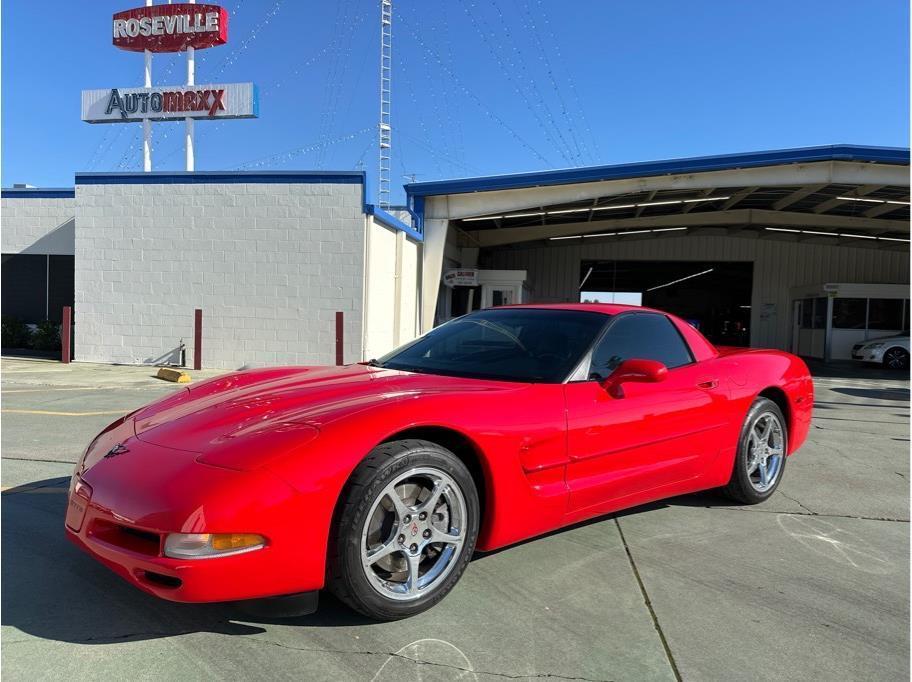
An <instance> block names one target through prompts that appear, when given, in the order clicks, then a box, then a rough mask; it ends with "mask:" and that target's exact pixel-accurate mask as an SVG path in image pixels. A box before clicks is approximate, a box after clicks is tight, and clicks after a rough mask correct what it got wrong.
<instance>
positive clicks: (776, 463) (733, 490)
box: [722, 398, 788, 504]
mask: <svg viewBox="0 0 912 682" xmlns="http://www.w3.org/2000/svg"><path fill="white" fill-rule="evenodd" d="M767 427H768V430H767ZM787 452H788V427H787V425H786V421H785V417H784V416H783V414H782V410H780V409H779V406H778V405H776V403H774V402H773V401H772V400H769V399H768V398H757V399H756V400H755V401H754V402H753V404H752V405H751V408H750V410H748V411H747V417H746V418H745V420H744V426H742V427H741V437H740V438H739V440H738V451H737V453H736V454H735V462H734V465H733V467H732V473H731V478H730V479H729V481H728V485H726V486H725V487H724V488H723V489H722V491H723V492H724V493H725V495H727V496H728V497H730V498H732V499H734V500H736V501H737V502H741V503H742V504H759V503H760V502H764V501H765V500H768V499H769V498H770V497H772V495H773V493H774V492H776V488H777V487H778V486H779V481H781V480H782V475H783V473H784V472H785V461H786V459H787V457H786V453H787Z"/></svg>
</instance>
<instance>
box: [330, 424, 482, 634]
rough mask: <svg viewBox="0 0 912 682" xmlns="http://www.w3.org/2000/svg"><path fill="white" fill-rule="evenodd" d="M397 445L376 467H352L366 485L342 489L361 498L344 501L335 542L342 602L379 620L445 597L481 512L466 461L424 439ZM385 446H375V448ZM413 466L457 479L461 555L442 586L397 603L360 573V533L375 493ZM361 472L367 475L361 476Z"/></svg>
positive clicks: (472, 541)
mask: <svg viewBox="0 0 912 682" xmlns="http://www.w3.org/2000/svg"><path fill="white" fill-rule="evenodd" d="M400 443H401V445H405V446H407V447H404V448H401V451H400V452H398V453H396V454H395V455H392V456H391V457H389V459H388V460H387V461H385V462H384V463H383V464H381V466H379V467H378V468H377V469H376V470H372V469H365V471H364V472H358V471H356V473H355V476H354V477H353V478H354V479H358V478H360V479H361V481H360V482H361V483H362V484H363V486H364V487H363V488H362V489H360V490H357V491H355V490H351V489H349V490H347V491H346V493H347V494H348V495H352V493H355V494H357V495H358V496H359V498H360V499H349V500H348V501H349V502H350V503H352V502H353V504H349V505H347V513H343V514H342V515H341V517H340V518H339V528H338V534H337V536H336V537H337V541H338V542H339V564H340V565H339V566H338V567H337V570H339V571H340V572H341V573H340V575H338V576H337V577H338V578H339V579H341V580H342V581H343V582H344V583H345V587H346V592H347V593H348V597H349V599H347V600H346V601H349V603H350V604H351V605H352V606H354V607H355V608H356V609H357V610H358V611H360V612H361V613H364V614H365V615H367V616H370V617H372V618H377V619H380V620H396V619H399V618H405V617H408V616H411V615H414V614H417V613H420V612H422V611H425V610H427V609H429V608H431V607H432V606H434V605H435V604H436V603H437V602H439V601H440V600H441V599H443V598H444V597H445V596H446V595H447V593H449V591H450V590H451V589H452V588H453V586H454V585H455V584H456V583H457V582H458V581H459V578H460V577H461V576H462V573H463V571H464V570H465V567H466V566H467V565H468V562H469V561H470V560H471V558H472V554H473V552H474V550H475V541H476V539H477V537H478V526H479V516H480V510H479V501H478V493H477V491H476V489H475V483H474V481H473V479H472V475H471V473H469V470H468V469H467V468H466V466H465V464H463V463H462V461H460V460H459V458H458V457H456V455H454V454H453V453H452V452H450V451H449V450H447V449H446V448H443V447H441V446H439V445H437V444H435V443H430V442H424V441H402V442H400ZM400 443H396V444H393V445H399V444H400ZM385 445H389V444H385ZM383 447H384V446H379V447H378V449H381V448H383ZM375 452H376V450H375ZM372 454H373V453H372ZM368 459H370V458H368ZM416 467H431V468H435V469H439V470H440V471H442V472H443V473H446V474H447V475H449V476H450V477H451V478H452V479H453V480H454V481H456V483H457V485H458V486H459V487H460V490H461V492H462V495H463V498H464V499H465V504H466V514H467V524H466V537H465V542H464V543H463V545H462V550H461V554H460V555H459V556H458V557H457V559H456V562H457V564H456V565H455V566H454V567H453V569H452V570H451V571H450V573H449V575H447V577H446V579H445V580H444V581H443V582H442V583H441V584H440V585H438V586H437V587H436V588H434V589H433V591H432V592H430V593H428V594H427V595H424V596H422V597H420V598H418V599H415V600H413V601H397V600H394V599H390V598H389V597H385V596H383V595H382V594H380V593H379V592H378V591H377V590H376V589H375V588H374V587H373V585H371V583H370V581H369V580H368V578H367V576H366V575H364V569H363V568H362V566H361V532H362V530H363V528H364V523H365V521H366V519H367V515H368V513H370V510H371V508H372V507H373V504H374V502H375V501H376V499H377V496H378V495H379V494H380V493H381V492H382V491H383V489H384V488H385V487H386V486H387V485H388V484H389V483H390V481H392V480H393V479H395V478H396V477H398V476H400V475H401V474H402V473H404V472H405V471H408V470H409V469H414V468H416ZM359 473H363V474H365V475H363V476H360V477H359Z"/></svg>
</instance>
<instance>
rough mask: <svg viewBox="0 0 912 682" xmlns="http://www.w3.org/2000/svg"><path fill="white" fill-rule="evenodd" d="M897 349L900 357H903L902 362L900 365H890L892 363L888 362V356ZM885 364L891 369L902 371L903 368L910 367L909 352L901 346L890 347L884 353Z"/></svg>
mask: <svg viewBox="0 0 912 682" xmlns="http://www.w3.org/2000/svg"><path fill="white" fill-rule="evenodd" d="M896 351H899V353H900V357H901V358H902V363H901V364H900V365H899V367H890V365H889V364H888V362H887V356H888V355H889V354H890V353H894V352H896ZM884 366H885V367H886V368H887V369H891V370H894V371H902V370H906V369H909V352H908V351H907V350H906V349H905V348H900V347H899V346H894V347H893V348H888V349H887V350H886V352H885V353H884Z"/></svg>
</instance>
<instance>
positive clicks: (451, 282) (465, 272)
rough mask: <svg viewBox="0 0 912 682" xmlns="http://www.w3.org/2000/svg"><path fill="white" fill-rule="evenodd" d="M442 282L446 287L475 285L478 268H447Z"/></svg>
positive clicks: (476, 283)
mask: <svg viewBox="0 0 912 682" xmlns="http://www.w3.org/2000/svg"><path fill="white" fill-rule="evenodd" d="M443 283H444V284H445V285H446V286H448V287H477V286H478V270H474V269H472V268H463V269H461V270H447V271H446V272H445V273H444V275H443Z"/></svg>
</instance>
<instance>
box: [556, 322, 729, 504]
mask: <svg viewBox="0 0 912 682" xmlns="http://www.w3.org/2000/svg"><path fill="white" fill-rule="evenodd" d="M628 359H645V360H657V361H659V362H662V363H663V364H665V366H666V367H667V368H668V374H667V375H666V378H665V379H664V380H663V381H660V382H657V383H625V384H623V387H622V388H623V391H622V393H623V395H622V396H621V397H614V396H612V395H610V394H609V392H608V391H606V390H605V389H604V388H603V387H602V385H601V383H600V380H601V379H605V378H607V376H608V375H610V373H611V372H612V371H613V370H614V369H615V368H616V367H617V366H618V365H619V364H620V363H621V362H622V361H624V360H628ZM716 369H718V368H717V366H716V361H715V360H707V361H703V362H694V359H693V355H692V353H691V351H690V348H689V347H688V346H687V343H686V342H685V341H684V338H683V337H682V336H681V334H680V332H678V330H677V328H676V327H675V325H674V323H673V322H672V321H671V320H669V319H668V317H666V316H665V315H662V314H660V313H647V312H642V313H640V312H634V313H623V314H621V315H618V316H617V317H616V318H615V319H614V320H613V321H612V322H611V324H610V325H609V326H608V328H607V329H606V331H605V333H604V335H603V337H602V338H601V339H600V341H599V342H598V343H597V344H596V347H595V348H594V350H593V352H592V357H591V363H590V369H589V373H588V376H589V380H586V381H579V382H571V383H568V384H566V385H565V396H566V405H567V428H568V430H567V450H568V456H569V463H568V466H567V486H568V488H569V491H570V495H569V502H568V510H569V512H570V513H571V514H574V513H579V515H581V516H587V515H589V514H590V513H598V512H599V511H600V510H605V511H607V510H611V509H616V508H619V507H622V506H626V504H637V503H640V502H645V501H647V500H648V499H657V498H659V497H663V496H665V495H666V494H675V493H677V492H682V491H683V490H684V489H686V487H687V482H688V481H692V480H693V479H695V478H696V477H698V476H699V475H700V473H701V472H702V471H703V470H704V469H705V467H706V464H707V461H708V459H709V458H710V457H712V456H713V455H714V454H715V453H716V452H718V449H719V447H720V444H719V442H718V441H719V432H720V430H721V429H722V427H723V426H724V422H725V419H724V403H726V402H727V400H728V394H727V391H726V387H727V384H725V383H724V382H722V381H721V378H720V377H719V376H717V374H716V372H715V370H716Z"/></svg>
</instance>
